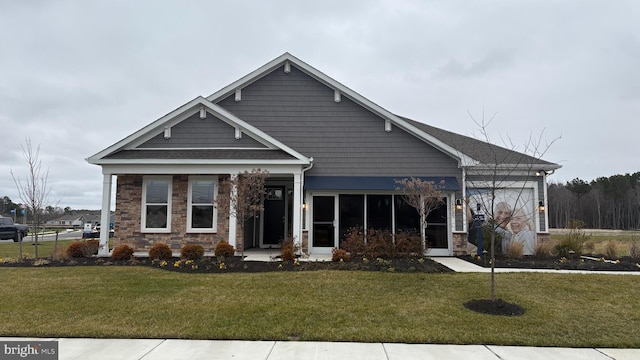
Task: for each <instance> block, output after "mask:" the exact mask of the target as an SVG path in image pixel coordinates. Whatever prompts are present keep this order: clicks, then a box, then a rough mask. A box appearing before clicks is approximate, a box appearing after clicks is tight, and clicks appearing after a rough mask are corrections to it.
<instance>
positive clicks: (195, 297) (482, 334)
mask: <svg viewBox="0 0 640 360" xmlns="http://www.w3.org/2000/svg"><path fill="white" fill-rule="evenodd" d="M0 273H1V276H2V278H3V281H2V286H3V291H2V292H0V303H1V304H2V308H3V316H2V321H1V322H0V335H1V336H36V337H116V338H119V337H122V338H187V339H248V340H258V339H265V340H266V339H269V340H287V339H299V340H317V341H363V342H380V341H384V342H409V343H450V344H500V345H530V346H568V347H586V346H589V347H592V346H598V347H640V338H639V337H638V336H637V332H638V329H640V311H639V309H640V286H638V285H639V281H640V278H639V277H637V276H630V275H623V276H615V275H561V274H529V273H527V274H523V273H520V274H498V275H497V293H498V296H500V297H501V298H503V299H504V300H506V301H509V302H513V303H517V304H519V305H521V306H523V307H524V308H525V310H526V312H525V314H524V315H523V316H519V317H497V316H490V315H483V314H479V313H475V312H472V311H469V310H467V309H465V308H464V307H463V303H465V302H466V301H468V300H472V299H481V298H486V297H487V296H488V292H489V275H488V274H454V273H448V274H420V273H411V274H407V273H405V274H397V273H385V272H361V271H313V272H270V273H234V274H185V273H177V272H168V271H162V270H159V269H153V268H149V267H140V266H135V267H128V266H127V267H120V266H91V267H84V266H78V267H54V268H1V269H0Z"/></svg>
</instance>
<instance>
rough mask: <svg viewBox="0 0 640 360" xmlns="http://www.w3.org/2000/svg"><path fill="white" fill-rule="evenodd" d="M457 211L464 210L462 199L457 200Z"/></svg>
mask: <svg viewBox="0 0 640 360" xmlns="http://www.w3.org/2000/svg"><path fill="white" fill-rule="evenodd" d="M456 210H462V199H456Z"/></svg>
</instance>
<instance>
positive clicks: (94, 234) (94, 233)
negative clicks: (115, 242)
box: [82, 223, 114, 239]
mask: <svg viewBox="0 0 640 360" xmlns="http://www.w3.org/2000/svg"><path fill="white" fill-rule="evenodd" d="M113 235H114V231H113V229H112V228H110V229H109V237H113ZM82 237H83V238H91V239H97V238H99V237H100V223H97V224H95V225H94V226H93V227H92V228H91V230H90V231H87V229H86V227H85V231H84V232H83V233H82Z"/></svg>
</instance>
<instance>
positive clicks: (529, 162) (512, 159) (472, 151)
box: [403, 117, 561, 171]
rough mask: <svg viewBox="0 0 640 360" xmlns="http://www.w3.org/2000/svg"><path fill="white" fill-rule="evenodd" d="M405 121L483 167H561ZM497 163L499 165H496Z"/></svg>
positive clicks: (542, 168)
mask: <svg viewBox="0 0 640 360" xmlns="http://www.w3.org/2000/svg"><path fill="white" fill-rule="evenodd" d="M403 119H404V120H406V121H408V122H410V123H411V124H413V125H414V126H416V127H417V128H420V129H421V130H423V131H424V132H426V133H428V134H430V135H432V136H434V137H436V138H438V139H439V140H440V141H442V142H445V143H447V144H449V145H450V146H451V147H453V148H455V149H458V151H460V152H462V153H465V154H467V155H469V156H471V157H473V158H474V159H475V160H477V161H478V162H479V163H480V164H483V165H499V164H505V165H507V166H513V165H517V164H522V165H523V166H524V167H531V166H534V167H537V168H536V169H535V170H538V169H539V170H546V171H551V170H556V169H559V168H560V167H561V166H560V165H558V164H555V163H552V162H549V161H545V160H542V159H539V158H536V157H533V156H530V155H527V154H524V153H521V152H518V151H514V150H510V149H507V148H504V147H502V146H498V145H495V144H491V143H488V142H486V141H482V140H478V139H475V138H472V137H470V136H465V135H460V134H457V133H454V132H451V131H447V130H443V129H440V128H437V127H435V126H431V125H428V124H424V123H421V122H418V121H415V120H411V119H409V118H405V117H403ZM496 163H497V164H496Z"/></svg>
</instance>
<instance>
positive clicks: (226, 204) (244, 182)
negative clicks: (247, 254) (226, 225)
mask: <svg viewBox="0 0 640 360" xmlns="http://www.w3.org/2000/svg"><path fill="white" fill-rule="evenodd" d="M268 177H269V172H268V171H266V170H260V169H253V170H252V171H251V172H247V171H245V172H244V173H242V174H238V175H232V176H231V177H230V178H228V179H226V180H223V181H222V182H221V183H220V192H219V194H218V198H217V200H216V206H217V207H218V209H220V210H222V211H226V212H228V213H229V216H234V217H235V218H236V219H237V221H239V222H240V233H241V236H242V238H243V244H242V246H241V249H240V251H241V253H242V258H243V259H244V225H245V222H246V221H247V220H249V219H250V218H252V217H254V216H257V215H258V214H260V213H261V212H262V211H263V210H264V205H263V203H262V198H263V197H264V194H265V189H264V184H265V181H266V179H267V178H268Z"/></svg>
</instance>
